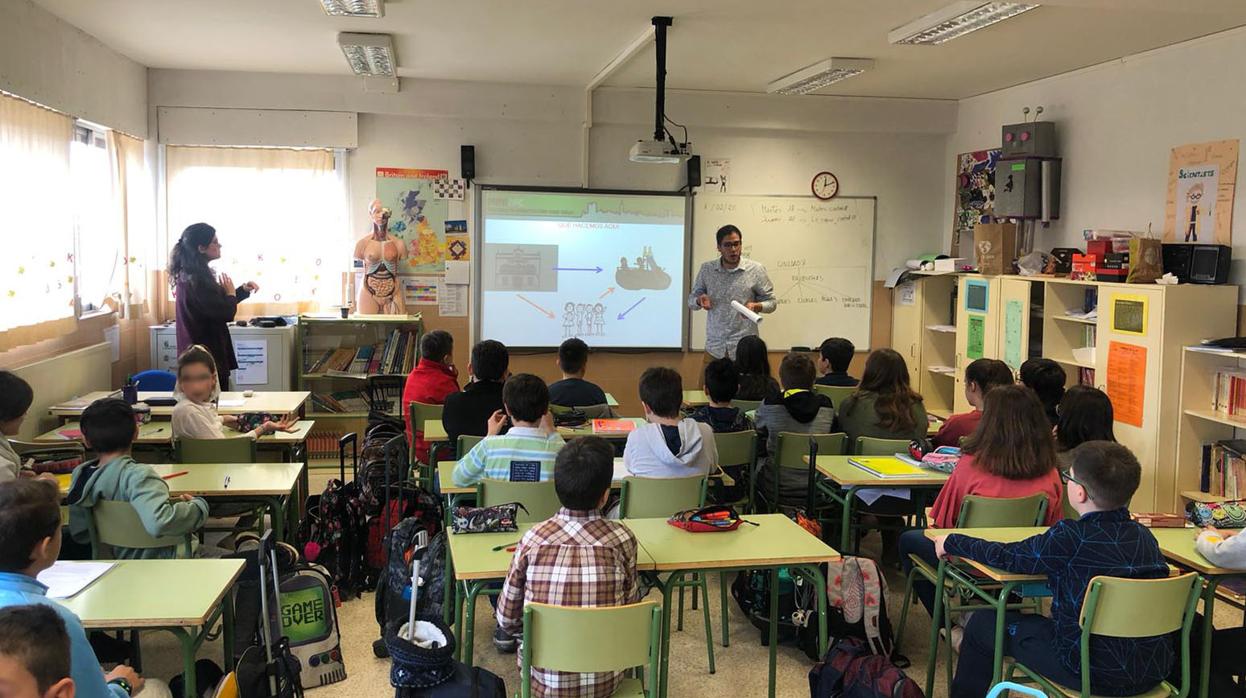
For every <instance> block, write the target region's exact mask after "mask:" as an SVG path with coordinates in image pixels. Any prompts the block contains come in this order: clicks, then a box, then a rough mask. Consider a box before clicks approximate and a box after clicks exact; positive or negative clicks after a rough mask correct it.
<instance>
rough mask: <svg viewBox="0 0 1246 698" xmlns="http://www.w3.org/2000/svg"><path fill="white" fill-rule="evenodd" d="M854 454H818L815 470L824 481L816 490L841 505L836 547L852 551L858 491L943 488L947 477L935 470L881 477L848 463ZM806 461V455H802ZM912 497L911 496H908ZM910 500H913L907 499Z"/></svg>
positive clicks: (806, 461)
mask: <svg viewBox="0 0 1246 698" xmlns="http://www.w3.org/2000/svg"><path fill="white" fill-rule="evenodd" d="M853 457H854V456H818V464H817V468H818V473H819V474H821V475H822V476H823V477H824V478H826V479H825V480H821V481H819V482H818V483H817V488H818V493H819V494H822V495H824V496H826V497H827V498H828V499H831V500H832V501H834V502H837V503H838V504H839V505H840V511H841V514H840V516H841V523H840V534H839V547H840V549H841V550H855V548H856V546H855V545H853V542H854V541H853V537H852V526H851V524H852V508H853V506H854V505H855V503H856V500H857V497H856V494H857V490H860V489H863V488H867V487H905V488H908V489H910V490H929V491H934V492H937V491H939V490H940V489H942V488H943V484H944V483H945V482H947V478H948V476H947V475H945V474H943V473H940V472H938V471H935V470H930V471H924V472H922V473H920V474H916V475H914V476H913V477H904V478H886V479H884V478H880V477H877V476H875V475H873V474H872V473H868V472H866V471H864V470H862V469H860V468H858V467H857V466H855V465H853V464H851V463H849V462H848V459H849V458H853ZM804 461H805V463H808V462H809V456H804ZM910 496H911V495H910ZM910 501H912V500H910Z"/></svg>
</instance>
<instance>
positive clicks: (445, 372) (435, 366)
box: [401, 330, 459, 463]
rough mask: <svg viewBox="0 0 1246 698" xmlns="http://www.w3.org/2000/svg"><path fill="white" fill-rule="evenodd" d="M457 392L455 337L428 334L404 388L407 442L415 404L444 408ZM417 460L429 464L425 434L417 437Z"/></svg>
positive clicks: (444, 332) (446, 334) (403, 418)
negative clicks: (443, 404)
mask: <svg viewBox="0 0 1246 698" xmlns="http://www.w3.org/2000/svg"><path fill="white" fill-rule="evenodd" d="M457 392H459V372H458V370H457V369H456V368H455V367H454V337H452V336H450V333H449V332H446V331H445V330H433V331H431V332H425V333H424V335H423V336H422V337H420V362H419V363H418V364H416V365H415V368H413V369H411V373H408V374H407V380H406V381H405V382H404V383H403V385H402V403H401V405H402V421H403V422H406V424H407V441H410V440H411V408H410V405H411V403H413V402H422V403H424V404H427V405H440V404H442V403H443V402H445V399H446V396H447V395H449V394H451V393H457ZM415 458H416V460H418V461H419V462H421V463H427V462H428V443H427V442H426V441H424V432H419V433H417V434H415Z"/></svg>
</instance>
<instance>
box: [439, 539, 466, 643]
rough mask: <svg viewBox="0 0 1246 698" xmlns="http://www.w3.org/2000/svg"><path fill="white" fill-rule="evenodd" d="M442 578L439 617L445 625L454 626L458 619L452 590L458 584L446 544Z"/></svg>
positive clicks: (452, 557) (452, 558) (452, 559)
mask: <svg viewBox="0 0 1246 698" xmlns="http://www.w3.org/2000/svg"><path fill="white" fill-rule="evenodd" d="M442 579H444V580H446V581H445V583H443V584H442V585H441V586H442V594H441V619H442V620H443V621H445V623H446V625H449V626H454V624H455V623H457V622H458V620H459V615H458V613H457V612H456V610H457V609H456V608H455V606H454V590H455V588H456V587H457V586H458V582H456V581H455V580H454V556H453V555H451V554H450V546H448V545H447V546H446V571H445V574H444V576H442ZM460 629H461V628H460ZM460 634H462V633H460Z"/></svg>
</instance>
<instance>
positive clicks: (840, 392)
mask: <svg viewBox="0 0 1246 698" xmlns="http://www.w3.org/2000/svg"><path fill="white" fill-rule="evenodd" d="M813 389H814V390H815V391H816V392H818V393H821V394H822V395H825V396H827V397H829V398H830V399H831V404H832V405H834V406H835V408H836V409H839V406H840V405H841V404H843V402H844V400H846V399H847V398H848V396H849V395H851V394H853V393H855V392H857V386H855V385H850V386H849V385H814V386H813Z"/></svg>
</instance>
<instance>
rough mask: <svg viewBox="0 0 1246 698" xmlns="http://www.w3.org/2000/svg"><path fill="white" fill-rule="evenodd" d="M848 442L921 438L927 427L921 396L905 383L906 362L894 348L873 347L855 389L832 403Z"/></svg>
mask: <svg viewBox="0 0 1246 698" xmlns="http://www.w3.org/2000/svg"><path fill="white" fill-rule="evenodd" d="M835 415H836V416H837V417H838V418H839V424H840V426H841V427H842V428H843V431H844V433H846V434H847V435H848V445H849V447H850V448H851V447H853V446H854V444H856V442H857V438H858V437H861V436H869V437H872V438H875V439H906V440H910V441H911V440H914V439H924V438H926V430H927V429H928V426H927V421H926V406H925V405H924V404H923V403H922V396H921V395H919V394H918V393H917V392H916V391H914V390H913V388H912V386H911V384H910V382H909V368H908V364H906V363H905V362H904V357H903V356H900V353H899V352H897V351H895V350H894V349H875V350H874V351H872V352H870V356H869V358H868V359H866V360H865V372H864V373H862V374H861V385H859V386H858V387H857V392H855V393H853V394H852V395H849V396H848V397H847V398H846V399H844V401H843V403H841V404H839V405H836V406H835Z"/></svg>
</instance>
